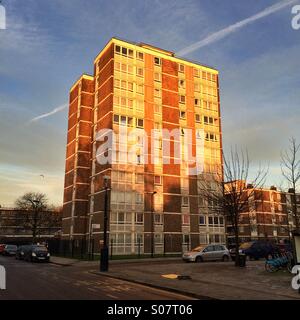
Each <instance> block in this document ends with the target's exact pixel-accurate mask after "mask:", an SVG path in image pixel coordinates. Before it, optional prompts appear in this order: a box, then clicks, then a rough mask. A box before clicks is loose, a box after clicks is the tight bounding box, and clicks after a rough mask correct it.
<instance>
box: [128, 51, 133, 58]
mask: <svg viewBox="0 0 300 320" xmlns="http://www.w3.org/2000/svg"><path fill="white" fill-rule="evenodd" d="M128 57H130V58H133V50H132V49H128Z"/></svg>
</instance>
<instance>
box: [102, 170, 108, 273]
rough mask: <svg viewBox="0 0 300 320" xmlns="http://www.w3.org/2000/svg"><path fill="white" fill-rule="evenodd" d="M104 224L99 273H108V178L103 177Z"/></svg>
mask: <svg viewBox="0 0 300 320" xmlns="http://www.w3.org/2000/svg"><path fill="white" fill-rule="evenodd" d="M103 178H104V189H105V194H104V224H103V246H102V248H101V251H100V253H101V256H100V271H101V272H107V271H108V245H107V221H108V181H109V179H110V177H109V176H104V177H103Z"/></svg>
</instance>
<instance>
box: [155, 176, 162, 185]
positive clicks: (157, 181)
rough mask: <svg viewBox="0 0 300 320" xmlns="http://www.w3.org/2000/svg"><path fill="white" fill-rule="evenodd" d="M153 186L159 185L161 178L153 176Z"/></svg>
mask: <svg viewBox="0 0 300 320" xmlns="http://www.w3.org/2000/svg"><path fill="white" fill-rule="evenodd" d="M154 184H157V185H161V176H154Z"/></svg>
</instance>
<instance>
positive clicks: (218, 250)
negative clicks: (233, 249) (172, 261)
mask: <svg viewBox="0 0 300 320" xmlns="http://www.w3.org/2000/svg"><path fill="white" fill-rule="evenodd" d="M182 259H183V260H184V261H186V262H192V261H193V262H202V261H216V260H221V261H229V259H230V253H229V250H228V249H227V248H226V247H225V246H224V245H222V244H209V245H203V246H199V247H197V248H195V249H193V250H192V251H188V252H186V253H184V254H183V256H182Z"/></svg>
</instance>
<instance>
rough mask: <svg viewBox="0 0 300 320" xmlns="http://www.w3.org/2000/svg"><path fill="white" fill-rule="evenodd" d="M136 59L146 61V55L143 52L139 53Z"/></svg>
mask: <svg viewBox="0 0 300 320" xmlns="http://www.w3.org/2000/svg"><path fill="white" fill-rule="evenodd" d="M136 58H137V59H138V60H144V54H143V53H142V52H137V53H136Z"/></svg>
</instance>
